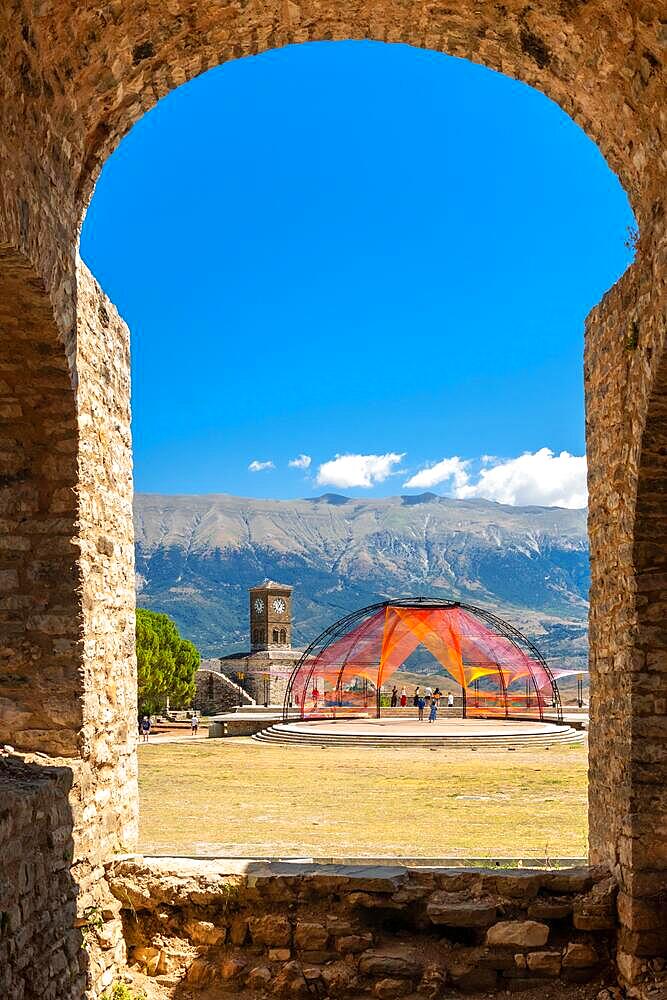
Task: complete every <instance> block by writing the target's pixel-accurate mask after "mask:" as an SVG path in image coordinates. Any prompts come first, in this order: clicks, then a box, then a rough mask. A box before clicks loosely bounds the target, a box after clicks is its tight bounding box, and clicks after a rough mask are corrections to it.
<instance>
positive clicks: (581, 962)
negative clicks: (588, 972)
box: [563, 941, 600, 969]
mask: <svg viewBox="0 0 667 1000" xmlns="http://www.w3.org/2000/svg"><path fill="white" fill-rule="evenodd" d="M599 961H600V959H599V956H598V953H597V952H596V950H595V948H593V947H592V945H590V944H581V943H579V942H577V941H573V942H571V943H570V944H568V946H567V948H566V949H565V954H564V955H563V968H564V969H588V968H590V967H591V966H594V965H597V964H598V962H599Z"/></svg>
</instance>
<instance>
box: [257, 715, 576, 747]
mask: <svg viewBox="0 0 667 1000" xmlns="http://www.w3.org/2000/svg"><path fill="white" fill-rule="evenodd" d="M253 739H255V740H259V741H260V742H262V743H282V744H297V745H306V746H308V745H310V746H353V747H362V746H364V747H410V746H428V747H441V748H444V747H449V748H458V747H461V748H464V749H472V748H474V749H477V748H480V749H491V748H496V749H519V748H522V747H531V746H552V745H554V744H558V743H580V742H582V741H583V740H584V733H583V732H582V731H581V730H577V729H574V728H573V727H572V726H567V725H558V724H557V723H555V722H539V721H532V720H526V721H521V720H517V719H452V718H443V719H439V720H437V721H436V722H433V723H429V722H427V721H426V719H425V720H424V721H423V722H419V721H418V720H417V719H415V718H411V719H396V718H384V719H363V718H358V719H304V720H296V721H290V722H280V723H276V724H274V725H272V726H269V727H268V728H267V729H264V730H262V731H261V732H259V733H257V734H256V735H255V736H254V737H253Z"/></svg>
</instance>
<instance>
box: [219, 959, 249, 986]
mask: <svg viewBox="0 0 667 1000" xmlns="http://www.w3.org/2000/svg"><path fill="white" fill-rule="evenodd" d="M246 965H247V963H246V962H244V961H243V959H242V958H225V959H223V961H222V962H221V963H220V965H219V966H218V972H219V974H220V978H221V979H224V980H225V981H226V982H229V981H230V980H232V979H238V978H239V976H240V975H241V974H242V973H243V971H244V969H245V968H246Z"/></svg>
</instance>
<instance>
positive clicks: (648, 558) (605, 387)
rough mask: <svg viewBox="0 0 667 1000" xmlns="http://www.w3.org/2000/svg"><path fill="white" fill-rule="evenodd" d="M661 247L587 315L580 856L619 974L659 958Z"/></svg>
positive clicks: (664, 522) (662, 877) (665, 554)
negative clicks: (614, 941)
mask: <svg viewBox="0 0 667 1000" xmlns="http://www.w3.org/2000/svg"><path fill="white" fill-rule="evenodd" d="M661 262H664V241H663V243H662V249H661V244H660V240H659V239H658V238H657V237H656V236H655V234H654V235H653V239H651V234H650V232H649V233H647V234H643V235H642V241H641V245H640V249H639V252H638V256H637V261H636V263H635V264H634V266H633V267H632V268H631V269H630V270H629V271H627V272H626V274H625V275H624V276H623V278H621V280H620V281H619V282H618V283H617V285H616V286H615V287H614V288H613V289H612V290H611V291H610V292H609V293H608V294H607V295H606V296H605V298H604V299H603V301H602V302H601V303H600V305H599V306H597V307H596V309H595V310H594V311H593V312H592V313H591V316H590V317H589V320H588V324H587V332H586V365H585V376H586V406H587V442H588V459H589V489H590V499H589V532H590V542H591V566H592V584H591V613H590V625H591V629H590V642H591V692H592V697H591V731H590V767H589V776H590V790H589V822H590V847H591V858H592V860H593V861H594V862H602V863H605V864H607V865H609V867H610V868H611V869H612V871H613V872H614V873H615V874H616V877H617V879H618V881H619V884H620V887H621V891H620V895H619V916H620V920H621V932H620V935H619V949H618V956H617V958H618V966H619V971H620V973H621V975H622V976H623V978H624V979H626V980H627V981H628V982H630V983H632V982H638V981H639V980H641V979H642V978H643V977H645V976H646V975H648V974H650V971H651V966H650V964H649V960H650V959H652V958H657V957H662V956H664V955H666V954H667V791H666V789H667V746H666V740H667V575H666V567H667V419H666V418H667V405H666V398H667V397H666V394H665V390H666V388H667V379H665V378H663V376H664V373H665V371H666V370H667V369H666V366H665V362H664V361H662V363H661V358H662V355H663V348H664V344H665V318H664V305H665V270H664V267H662V268H661V266H660V265H661Z"/></svg>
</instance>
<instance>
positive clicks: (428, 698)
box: [424, 687, 433, 705]
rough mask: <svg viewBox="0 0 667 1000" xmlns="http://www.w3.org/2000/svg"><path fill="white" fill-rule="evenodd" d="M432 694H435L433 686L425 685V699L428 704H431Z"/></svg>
mask: <svg viewBox="0 0 667 1000" xmlns="http://www.w3.org/2000/svg"><path fill="white" fill-rule="evenodd" d="M432 696H433V688H430V687H425V688H424V701H425V702H426V704H427V705H430V704H431V698H432Z"/></svg>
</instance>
